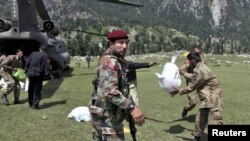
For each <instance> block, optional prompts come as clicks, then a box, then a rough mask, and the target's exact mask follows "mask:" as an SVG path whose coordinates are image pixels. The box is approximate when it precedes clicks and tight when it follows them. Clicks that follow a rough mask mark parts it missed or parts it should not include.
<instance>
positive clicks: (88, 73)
mask: <svg viewBox="0 0 250 141" xmlns="http://www.w3.org/2000/svg"><path fill="white" fill-rule="evenodd" d="M93 74H96V72H93V73H81V74H72V75H71V76H78V75H79V76H81V75H83V76H84V75H93Z"/></svg>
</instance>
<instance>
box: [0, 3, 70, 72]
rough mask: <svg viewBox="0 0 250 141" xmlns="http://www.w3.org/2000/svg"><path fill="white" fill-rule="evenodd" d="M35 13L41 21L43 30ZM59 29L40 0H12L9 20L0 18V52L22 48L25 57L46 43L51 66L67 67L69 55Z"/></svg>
mask: <svg viewBox="0 0 250 141" xmlns="http://www.w3.org/2000/svg"><path fill="white" fill-rule="evenodd" d="M36 13H38V14H39V16H40V17H41V19H42V20H43V27H42V28H43V29H42V30H41V29H39V26H38V21H37V14H36ZM59 32H60V31H59V26H58V25H57V24H56V23H55V22H53V21H52V20H51V19H50V16H49V14H48V13H47V11H46V9H45V6H44V3H43V1H42V0H21V1H20V0H11V20H10V21H6V20H3V19H0V51H1V52H2V53H5V54H7V55H9V54H15V50H16V49H19V48H21V49H22V50H23V52H24V55H25V56H28V55H29V54H31V53H32V52H33V51H38V50H39V47H40V46H45V47H47V53H48V55H49V56H50V58H51V62H52V68H53V69H54V70H57V71H61V70H63V69H67V68H68V67H69V63H70V55H69V53H68V51H67V48H66V45H65V42H64V40H63V39H62V38H61V37H60V36H59Z"/></svg>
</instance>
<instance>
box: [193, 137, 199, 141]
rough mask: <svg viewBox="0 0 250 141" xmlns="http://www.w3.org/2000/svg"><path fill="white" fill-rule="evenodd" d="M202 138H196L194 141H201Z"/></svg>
mask: <svg viewBox="0 0 250 141" xmlns="http://www.w3.org/2000/svg"><path fill="white" fill-rule="evenodd" d="M200 140H201V137H194V139H193V141H200Z"/></svg>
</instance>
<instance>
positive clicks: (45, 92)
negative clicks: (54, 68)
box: [42, 78, 63, 99]
mask: <svg viewBox="0 0 250 141" xmlns="http://www.w3.org/2000/svg"><path fill="white" fill-rule="evenodd" d="M62 82H63V78H56V79H55V80H49V81H48V82H47V83H46V84H45V85H43V89H42V98H43V99H45V98H51V97H52V96H53V95H54V94H55V92H56V91H57V89H58V88H59V87H60V85H61V84H62Z"/></svg>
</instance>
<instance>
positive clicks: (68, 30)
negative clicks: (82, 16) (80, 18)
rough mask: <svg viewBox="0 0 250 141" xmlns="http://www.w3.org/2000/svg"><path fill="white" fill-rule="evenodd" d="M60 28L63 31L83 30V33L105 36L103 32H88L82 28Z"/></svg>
mask: <svg viewBox="0 0 250 141" xmlns="http://www.w3.org/2000/svg"><path fill="white" fill-rule="evenodd" d="M60 29H61V30H65V31H74V32H83V33H87V34H92V35H97V36H106V35H105V34H101V33H95V32H89V31H84V30H77V29H67V28H63V27H61V28H60Z"/></svg>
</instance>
